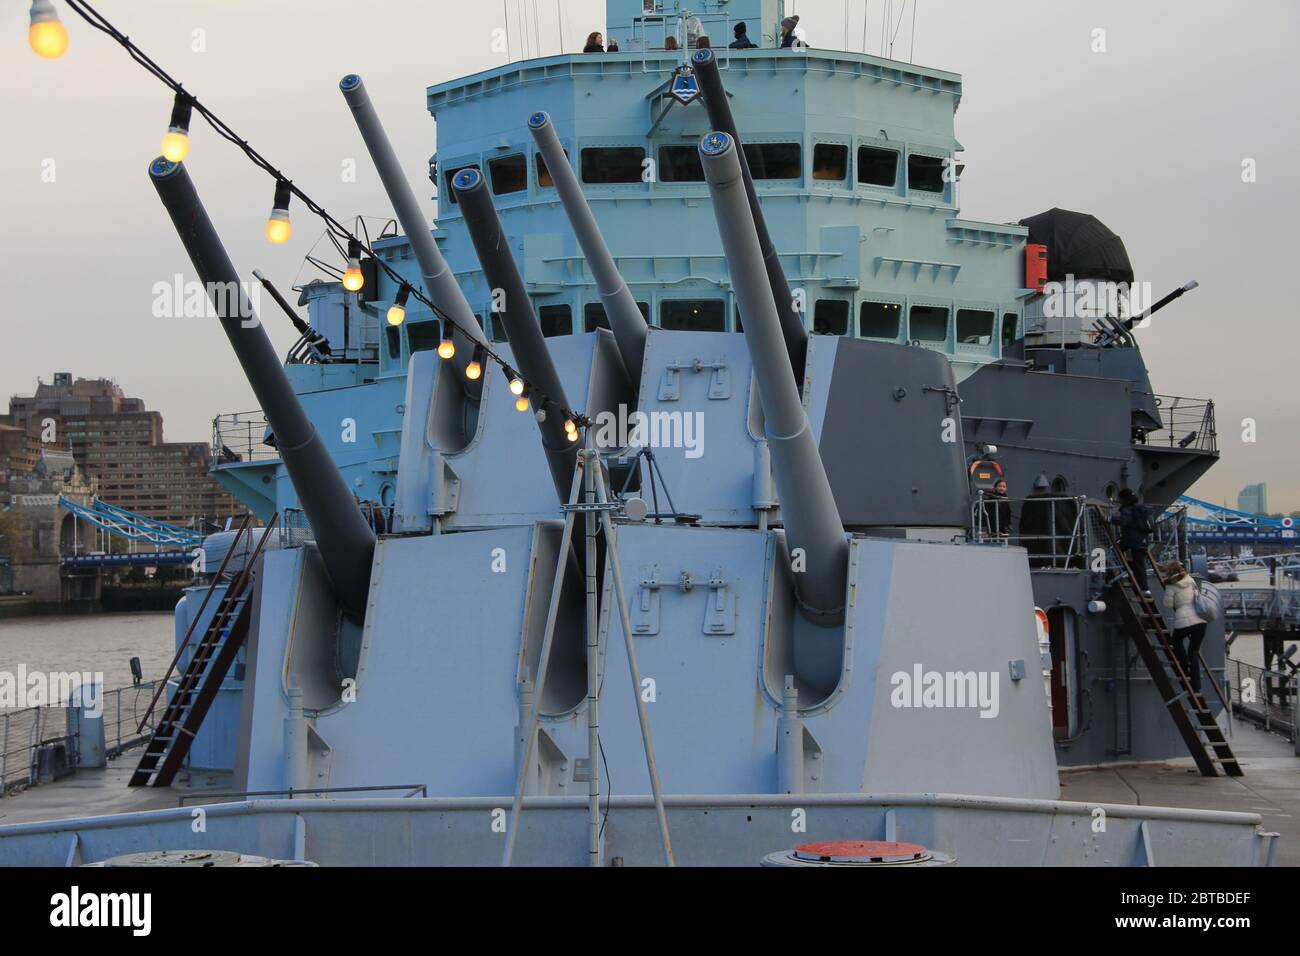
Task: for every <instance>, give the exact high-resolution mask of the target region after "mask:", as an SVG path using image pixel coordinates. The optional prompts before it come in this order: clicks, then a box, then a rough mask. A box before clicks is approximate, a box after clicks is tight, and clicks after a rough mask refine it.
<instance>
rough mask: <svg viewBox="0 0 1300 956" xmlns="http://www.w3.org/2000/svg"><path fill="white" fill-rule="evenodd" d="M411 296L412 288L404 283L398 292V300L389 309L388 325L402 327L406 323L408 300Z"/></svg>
mask: <svg viewBox="0 0 1300 956" xmlns="http://www.w3.org/2000/svg"><path fill="white" fill-rule="evenodd" d="M410 295H411V287H410V286H409V285H406V284H405V283H403V285H402V287H401V288H400V289H398V290H397V298H396V299H394V300H393V304H392V305H391V306H390V307H389V309H388V324H389V325H401V324H402V323H403V322H405V321H406V300H407V299H408V298H409V297H410Z"/></svg>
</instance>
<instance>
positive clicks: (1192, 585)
mask: <svg viewBox="0 0 1300 956" xmlns="http://www.w3.org/2000/svg"><path fill="white" fill-rule="evenodd" d="M1165 576H1166V581H1165V607H1167V608H1171V609H1172V610H1173V612H1174V641H1173V644H1174V656H1176V657H1177V658H1178V663H1179V664H1181V665H1182V668H1183V673H1185V674H1186V675H1187V677H1188V679H1189V680H1190V681H1191V682H1192V689H1193V690H1195V691H1196V693H1198V694H1199V693H1200V692H1201V642H1202V641H1204V640H1205V629H1206V627H1208V626H1209V622H1207V621H1206V620H1205V618H1204V617H1202V616H1201V615H1200V613H1199V612H1198V611H1197V607H1196V597H1197V593H1196V592H1197V590H1198V588H1197V586H1196V581H1194V580H1193V579H1192V576H1191V575H1190V574H1188V573H1187V569H1186V568H1184V567H1183V566H1182V565H1181V564H1179V563H1178V562H1177V561H1172V562H1170V563H1169V564H1168V565H1166V567H1165Z"/></svg>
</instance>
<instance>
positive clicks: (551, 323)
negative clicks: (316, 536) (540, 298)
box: [537, 302, 573, 338]
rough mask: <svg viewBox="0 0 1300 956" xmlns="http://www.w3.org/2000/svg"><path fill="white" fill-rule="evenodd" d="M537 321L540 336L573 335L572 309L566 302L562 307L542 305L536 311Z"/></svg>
mask: <svg viewBox="0 0 1300 956" xmlns="http://www.w3.org/2000/svg"><path fill="white" fill-rule="evenodd" d="M537 321H538V322H540V323H541V326H542V335H545V336H546V337H547V338H550V337H551V336H553V335H572V334H573V309H572V308H570V306H569V304H568V303H567V302H566V303H565V304H564V305H544V306H542V307H541V308H540V309H538V310H537Z"/></svg>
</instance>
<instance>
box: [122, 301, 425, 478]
mask: <svg viewBox="0 0 1300 956" xmlns="http://www.w3.org/2000/svg"><path fill="white" fill-rule="evenodd" d="M384 332H385V337H386V338H387V339H388V357H389V358H390V359H392V360H393V361H394V362H396V361H397V360H398V359H400V358H401V357H402V330H401V329H399V328H398V327H397V326H395V325H390V326H388V327H387V328H386V329H384ZM110 467H111V466H110Z"/></svg>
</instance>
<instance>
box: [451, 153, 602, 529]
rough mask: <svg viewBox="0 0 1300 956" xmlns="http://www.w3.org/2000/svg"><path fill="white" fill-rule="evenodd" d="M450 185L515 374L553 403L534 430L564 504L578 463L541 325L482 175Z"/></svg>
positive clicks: (464, 176)
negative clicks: (495, 301) (494, 300)
mask: <svg viewBox="0 0 1300 956" xmlns="http://www.w3.org/2000/svg"><path fill="white" fill-rule="evenodd" d="M451 185H452V188H453V189H454V190H456V196H457V198H458V200H459V202H460V208H461V214H462V215H463V216H464V217H465V226H466V228H468V229H469V234H470V239H471V240H472V241H473V243H474V251H475V252H476V253H477V254H478V259H479V262H480V263H481V264H482V266H483V275H484V276H485V277H486V278H487V281H488V284H489V285H490V286H491V287H492V288H493V289H494V290H495V289H499V290H501V293H502V298H503V300H504V301H503V302H502V303H501V306H502V308H501V309H500V311H498V312H496V313H495V314H496V315H497V316H498V317H499V318H500V320H501V324H502V326H503V327H504V328H505V333H506V339H507V340H508V341H509V342H510V348H511V350H512V351H513V352H514V353H515V361H516V362H517V363H518V365H519V372H520V374H521V375H522V376H523V377H524V380H525V381H527V382H530V383H532V386H533V387H534V388H536V389H539V390H540V391H541V392H542V393H543V394H544V395H545V396H546V397H547V398H549V399H550V400H551V402H552V403H554V404H552V405H551V406H550V407H549V408H546V407H542V406H541V405H540V404H538V405H536V406H535V407H537V408H538V412H539V414H538V421H537V427H538V429H539V430H540V431H541V435H542V446H543V447H544V448H545V450H546V461H547V464H548V465H549V466H550V470H551V477H552V478H553V479H554V480H555V490H556V492H557V494H558V495H559V497H560V501H561V502H562V503H563V502H566V501H568V499H569V486H570V484H571V483H572V481H573V466H574V462H576V461H577V445H576V443H575V442H574V441H573V440H571V439H570V437H569V436H570V434H571V433H570V432H569V430H568V429H566V428H565V427H564V418H563V414H562V413H561V409H568V408H570V407H571V406H570V405H569V402H568V400H567V399H566V398H565V396H564V385H563V384H562V383H561V382H560V375H559V373H558V372H557V371H556V370H555V363H554V362H553V361H552V360H551V353H550V352H549V351H547V348H546V339H545V338H544V337H543V335H542V326H541V323H539V322H538V321H537V315H536V313H535V312H533V306H532V301H531V300H530V299H529V298H528V290H527V289H526V288H525V287H524V280H523V277H522V276H521V275H520V274H519V267H518V266H517V265H516V264H515V259H514V256H513V255H511V253H510V241H509V240H508V239H507V238H506V234H505V231H504V230H503V229H502V228H501V217H500V216H498V215H497V211H496V207H495V206H493V205H492V197H491V196H490V195H489V194H488V190H487V186H486V184H485V182H484V180H483V174H482V173H481V172H479V171H478V170H477V169H475V168H474V167H472V166H470V167H467V168H465V169H462V170H461V171H460V172H458V173H456V175H455V176H454V177H453V178H452V184H451ZM574 434H575V437H576V433H574Z"/></svg>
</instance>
